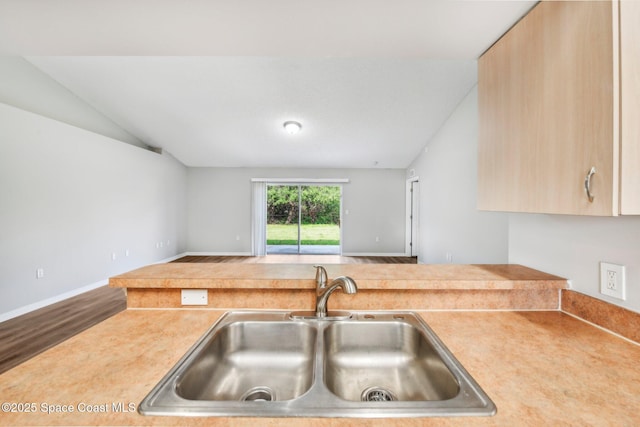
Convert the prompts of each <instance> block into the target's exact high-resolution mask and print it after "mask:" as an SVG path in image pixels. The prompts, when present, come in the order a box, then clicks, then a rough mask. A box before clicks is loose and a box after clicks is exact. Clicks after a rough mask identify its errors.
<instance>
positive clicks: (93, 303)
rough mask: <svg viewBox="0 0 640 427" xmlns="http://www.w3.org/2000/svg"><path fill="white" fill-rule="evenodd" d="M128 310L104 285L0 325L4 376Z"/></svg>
mask: <svg viewBox="0 0 640 427" xmlns="http://www.w3.org/2000/svg"><path fill="white" fill-rule="evenodd" d="M173 262H211V263H222V262H230V263H293V264H295V263H303V264H306V263H324V264H416V262H417V259H416V258H415V257H386V256H379V257H376V256H357V257H344V256H338V255H267V256H266V257H252V256H185V257H182V258H179V259H177V260H175V261H173ZM126 308H127V298H126V295H125V292H124V289H121V288H109V287H108V286H103V287H101V288H98V289H95V290H93V291H89V292H86V293H83V294H81V295H78V296H75V297H73V298H69V299H67V300H64V301H61V302H58V303H56V304H52V305H50V306H48V307H44V308H41V309H39V310H36V311H33V312H31V313H27V314H24V315H22V316H19V317H16V318H13V319H10V320H7V321H5V322H2V323H0V374H1V373H3V372H6V371H8V370H9V369H11V368H13V367H15V366H17V365H19V364H20V363H22V362H24V361H26V360H29V359H30V358H32V357H34V356H36V355H37V354H40V353H42V352H43V351H45V350H47V349H48V348H51V347H53V346H55V345H57V344H59V343H61V342H63V341H65V340H66V339H69V338H71V337H72V336H74V335H76V334H78V333H79V332H82V331H84V330H85V329H88V328H90V327H92V326H94V325H96V324H98V323H100V322H102V321H103V320H105V319H107V318H109V317H111V316H113V315H114V314H117V313H119V312H121V311H123V310H125V309H126Z"/></svg>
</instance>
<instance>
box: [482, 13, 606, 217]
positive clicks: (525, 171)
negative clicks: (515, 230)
mask: <svg viewBox="0 0 640 427" xmlns="http://www.w3.org/2000/svg"><path fill="white" fill-rule="evenodd" d="M612 26H613V12H612V5H611V3H610V2H542V3H540V4H538V6H536V7H535V8H534V9H533V10H532V11H531V12H530V13H529V14H528V15H527V16H526V17H525V18H523V19H522V20H521V21H520V22H519V23H518V24H517V25H516V26H514V27H513V28H512V29H511V30H510V31H509V32H508V33H507V34H506V35H505V36H504V37H503V38H502V39H500V40H499V41H498V42H497V43H496V44H495V45H494V46H493V47H492V48H491V49H490V50H489V51H488V52H486V53H485V54H484V55H483V56H482V57H481V58H480V61H479V70H478V78H479V83H478V85H479V114H480V116H479V119H480V129H479V164H478V174H479V177H478V208H479V209H486V210H506V211H518V212H540V213H564V214H587V215H612V214H617V212H618V201H617V194H618V191H617V188H615V189H614V186H615V185H616V183H617V177H614V171H615V173H616V174H617V166H618V165H617V158H618V153H617V147H618V142H617V141H616V139H615V137H614V131H617V127H616V128H614V114H615V111H614V110H613V103H614V61H613V46H614V42H613V39H614V38H613V28H612ZM592 166H593V167H595V168H596V174H595V175H594V176H593V178H592V182H591V189H592V192H593V194H594V195H595V198H594V201H593V202H589V201H588V199H587V197H586V194H585V191H584V180H585V176H586V175H587V173H588V171H589V170H590V169H591V167H592ZM614 190H615V191H614Z"/></svg>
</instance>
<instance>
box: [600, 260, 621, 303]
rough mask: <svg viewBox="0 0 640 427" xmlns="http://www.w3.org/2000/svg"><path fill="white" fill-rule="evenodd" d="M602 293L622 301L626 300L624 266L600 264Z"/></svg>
mask: <svg viewBox="0 0 640 427" xmlns="http://www.w3.org/2000/svg"><path fill="white" fill-rule="evenodd" d="M600 293H601V294H603V295H608V296H610V297H614V298H618V299H621V300H625V299H626V289H625V267H624V265H618V264H611V263H608V262H601V263H600Z"/></svg>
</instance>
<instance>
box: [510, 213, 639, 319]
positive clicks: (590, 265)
mask: <svg viewBox="0 0 640 427" xmlns="http://www.w3.org/2000/svg"><path fill="white" fill-rule="evenodd" d="M600 261H605V262H612V263H615V264H623V265H626V273H627V300H626V301H621V300H618V299H615V298H611V297H609V296H605V295H602V294H600V267H599V263H600ZM509 262H513V263H520V264H526V265H528V266H530V267H533V268H537V269H540V270H543V271H546V272H549V273H553V274H557V275H559V276H562V277H566V278H568V279H570V280H571V287H572V289H574V290H576V291H578V292H581V293H584V294H587V295H591V296H593V297H596V298H598V299H601V300H604V301H607V302H610V303H612V304H616V305H619V306H622V307H626V308H628V309H630V310H633V311H636V312H639V313H640V217H638V216H631V217H614V218H599V217H595V218H594V217H581V216H569V215H567V216H563V215H541V214H539V215H536V214H510V218H509Z"/></svg>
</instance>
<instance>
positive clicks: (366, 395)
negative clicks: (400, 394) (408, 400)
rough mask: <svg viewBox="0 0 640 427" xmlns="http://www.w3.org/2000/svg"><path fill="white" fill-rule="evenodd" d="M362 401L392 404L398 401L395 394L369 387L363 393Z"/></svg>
mask: <svg viewBox="0 0 640 427" xmlns="http://www.w3.org/2000/svg"><path fill="white" fill-rule="evenodd" d="M361 399H362V401H363V402H391V401H393V400H397V399H396V396H395V395H394V394H393V393H391V392H390V391H389V390H387V389H384V388H382V387H369V388H368V389H366V390H365V391H363V392H362V395H361Z"/></svg>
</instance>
